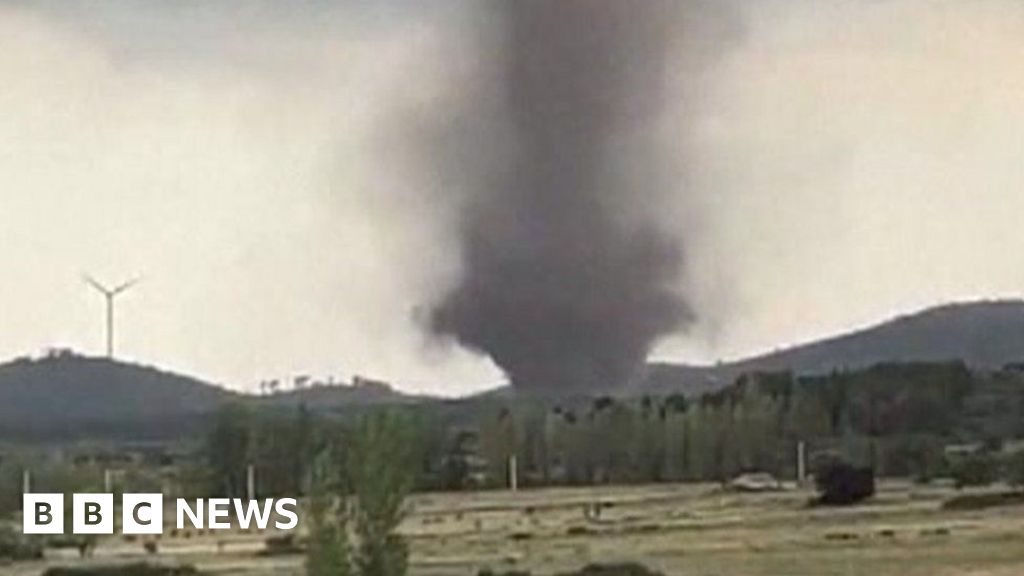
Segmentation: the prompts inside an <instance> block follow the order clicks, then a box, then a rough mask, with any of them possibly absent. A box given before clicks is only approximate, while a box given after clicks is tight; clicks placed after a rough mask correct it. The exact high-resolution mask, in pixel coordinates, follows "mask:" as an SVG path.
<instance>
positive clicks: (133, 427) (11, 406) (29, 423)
mask: <svg viewBox="0 0 1024 576" xmlns="http://www.w3.org/2000/svg"><path fill="white" fill-rule="evenodd" d="M416 399H417V398H416V397H412V396H406V395H403V394H401V393H399V392H397V391H395V390H393V389H392V388H391V387H389V386H387V385H386V384H383V383H379V382H373V381H360V382H357V384H356V385H342V386H323V387H315V388H307V389H304V390H296V391H289V392H282V393H279V394H275V395H273V396H253V395H248V394H240V393H237V392H232V391H230V390H227V389H225V388H221V387H219V386H216V385H213V384H210V383H208V382H204V381H202V380H198V379H196V378H191V377H188V376H183V375H180V374H175V373H172V372H167V371H164V370H160V369H158V368H154V367H150V366H141V365H137V364H130V363H125V362H120V361H115V360H110V359H107V358H94V357H87V356H80V355H77V354H73V353H71V352H58V353H53V354H50V355H48V356H45V357H43V358H19V359H17V360H14V361H12V362H9V363H6V364H2V365H0V440H2V439H9V438H10V439H15V438H32V439H47V438H50V439H66V438H74V439H88V438H120V439H135V440H139V439H164V438H172V437H176V436H179V435H183V434H187V433H194V432H195V430H196V426H197V425H201V424H202V423H203V422H204V421H205V417H206V416H207V415H208V414H210V413H211V412H214V411H216V410H217V409H218V408H219V407H220V406H221V405H222V404H223V403H224V402H228V401H234V402H239V401H240V402H251V403H253V404H255V405H261V406H284V407H292V406H298V405H300V404H307V405H308V406H310V407H311V408H315V409H319V410H339V409H342V408H344V407H347V406H365V405H370V404H385V403H395V402H406V401H413V400H416Z"/></svg>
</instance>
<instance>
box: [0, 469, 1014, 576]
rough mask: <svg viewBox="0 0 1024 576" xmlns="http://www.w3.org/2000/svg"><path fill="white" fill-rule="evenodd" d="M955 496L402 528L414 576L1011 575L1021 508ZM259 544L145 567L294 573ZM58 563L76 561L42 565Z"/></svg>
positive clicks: (590, 492)
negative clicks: (971, 504) (608, 572)
mask: <svg viewBox="0 0 1024 576" xmlns="http://www.w3.org/2000/svg"><path fill="white" fill-rule="evenodd" d="M954 494H955V492H954V491H953V490H952V489H951V488H948V487H921V486H914V485H911V484H907V483H897V482H884V483H882V484H881V485H880V491H879V494H878V496H876V497H875V498H874V499H872V500H871V501H869V502H867V503H865V504H863V505H860V506H856V507H850V508H815V507H809V506H807V502H808V500H809V498H810V496H811V494H810V492H808V491H803V490H792V491H785V492H777V493H764V494H740V493H730V492H727V491H723V490H722V489H720V488H718V487H717V486H713V485H707V484H698V485H694V484H691V485H671V486H668V485H662V486H643V487H605V488H588V489H544V490H530V491H522V492H519V493H516V494H512V493H509V492H477V493H471V494H467V493H462V494H421V495H417V496H415V497H414V498H413V499H412V500H411V506H412V513H411V515H410V516H409V517H408V519H407V520H406V522H405V524H404V525H403V527H402V531H403V533H404V534H405V535H406V536H407V537H408V538H409V540H410V544H411V547H412V553H413V557H412V573H413V574H420V575H448V574H451V575H458V574H467V575H468V574H473V575H475V574H476V573H477V572H478V571H479V570H481V569H490V570H492V571H493V572H495V573H502V572H507V571H512V570H515V571H530V572H531V573H533V574H538V575H540V574H552V573H557V572H563V571H566V570H571V569H576V568H579V567H580V566H582V565H584V564H586V563H589V562H618V561H637V562H642V563H644V564H646V565H648V566H650V567H652V568H655V569H657V570H660V571H662V572H664V573H665V574H667V575H676V574H678V575H684V576H857V575H861V574H863V575H870V576H954V575H956V576H960V575H965V576H966V575H970V576H1011V575H1014V576H1018V575H1020V574H1024V506H1003V507H995V508H987V509H983V510H946V509H943V502H945V501H946V500H948V499H949V498H951V497H952V496H953V495H954ZM266 537H267V535H266V534H262V535H255V534H253V535H249V534H243V533H232V534H229V535H217V536H212V535H210V534H208V533H207V534H202V535H198V534H197V535H192V536H191V537H189V538H185V537H183V536H182V535H181V534H179V535H178V536H177V537H172V536H171V535H170V532H168V535H167V536H165V537H164V539H163V540H162V542H161V545H160V548H159V550H160V551H159V554H158V557H159V558H160V559H161V560H162V561H172V562H189V563H194V564H196V565H197V566H199V567H200V568H202V569H203V570H204V572H209V573H217V574H239V575H241V574H247V575H248V574H252V575H270V574H301V564H302V560H301V557H300V556H272V557H266V556H261V555H260V554H259V552H260V550H261V549H262V547H263V545H264V540H265V538H266ZM145 555H146V553H145V551H144V550H143V547H142V546H141V544H140V542H138V541H135V542H130V541H126V540H125V539H124V538H115V539H111V540H108V541H106V542H101V543H100V545H99V547H98V548H97V550H96V554H95V558H93V559H91V560H89V561H90V562H96V563H102V562H109V561H111V560H112V559H117V560H120V561H131V560H138V559H139V557H141V556H145ZM62 561H63V562H77V560H73V559H71V558H65V559H64V560H61V559H53V558H51V560H49V561H48V564H50V565H52V564H55V563H60V562H62ZM42 568H43V566H42V565H40V564H27V565H21V566H19V567H16V568H15V567H6V568H3V567H0V573H2V574H13V575H17V576H23V575H25V576H27V575H33V576H34V575H37V574H39V573H40V572H41V571H42Z"/></svg>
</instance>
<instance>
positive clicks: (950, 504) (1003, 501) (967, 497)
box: [942, 492, 1024, 510]
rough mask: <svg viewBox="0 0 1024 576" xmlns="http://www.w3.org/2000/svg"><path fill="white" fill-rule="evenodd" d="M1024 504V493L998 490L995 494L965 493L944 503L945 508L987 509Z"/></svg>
mask: <svg viewBox="0 0 1024 576" xmlns="http://www.w3.org/2000/svg"><path fill="white" fill-rule="evenodd" d="M1021 505H1024V494H1022V493H1020V492H996V493H994V494H963V495H961V496H956V497H954V498H950V499H949V500H946V501H945V502H943V503H942V507H943V509H945V510H985V509H986V508H996V507H999V506H1021Z"/></svg>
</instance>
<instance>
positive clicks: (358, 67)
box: [0, 0, 1024, 394]
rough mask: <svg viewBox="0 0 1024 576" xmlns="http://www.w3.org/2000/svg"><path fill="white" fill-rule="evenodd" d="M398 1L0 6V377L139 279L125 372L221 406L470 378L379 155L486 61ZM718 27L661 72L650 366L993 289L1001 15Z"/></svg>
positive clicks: (403, 157) (1012, 268) (829, 18)
mask: <svg viewBox="0 0 1024 576" xmlns="http://www.w3.org/2000/svg"><path fill="white" fill-rule="evenodd" d="M363 4H365V3H363ZM428 4H429V6H424V4H423V3H413V2H398V1H395V2H379V3H376V5H375V7H374V8H372V9H367V8H357V7H356V6H357V3H354V2H353V3H351V4H349V3H344V2H337V3H332V2H302V3H300V2H296V3H280V2H269V1H268V2H220V3H212V2H178V3H168V2H156V1H153V2H114V1H111V2H102V3H88V5H87V7H86V3H82V4H77V3H74V4H73V3H65V2H56V1H54V2H32V3H27V2H25V3H23V2H6V3H4V2H0V38H2V39H3V49H2V50H0V357H2V358H9V357H14V356H18V355H22V354H36V353H38V352H40V351H41V350H43V349H45V348H47V347H52V346H58V347H70V348H74V349H76V350H79V351H83V352H86V353H90V354H100V353H102V350H103V324H102V319H103V304H102V300H101V299H100V298H99V297H98V296H97V295H96V294H95V293H93V292H90V290H89V289H88V288H87V287H86V286H85V285H84V284H83V283H82V281H81V275H82V273H85V272H87V273H90V274H93V275H95V276H96V277H97V278H99V279H101V280H104V281H107V282H110V283H116V282H118V281H121V280H124V279H128V278H132V277H135V276H141V277H142V278H143V280H142V282H141V283H140V284H139V285H138V286H137V287H136V288H134V289H133V290H132V291H130V292H129V293H126V294H125V295H124V296H123V298H122V299H121V300H120V302H119V307H118V314H119V318H118V343H117V347H118V354H119V356H121V357H123V358H125V359H130V360H133V361H139V362H143V363H148V364H157V365H160V366H162V367H166V368H169V369H173V370H175V371H180V372H185V373H189V374H193V375H196V376H199V377H203V378H207V379H210V380H213V381H215V382H219V383H222V384H224V385H228V386H232V387H235V388H240V389H250V390H251V389H254V388H255V386H256V383H257V382H258V381H260V380H261V379H265V378H272V377H276V378H284V377H287V376H289V375H295V374H311V375H314V376H318V377H326V376H327V375H336V376H343V377H344V376H350V375H352V374H363V375H367V376H372V377H378V378H383V379H388V380H391V381H393V382H395V383H396V384H397V385H398V386H400V387H401V388H403V389H406V390H416V391H431V392H436V393H443V394H457V393H463V392H466V391H470V390H476V389H480V388H483V387H487V386H490V385H494V384H497V383H500V382H501V381H502V376H501V374H500V373H499V372H498V371H497V370H496V369H495V368H494V367H493V366H492V365H491V364H490V363H489V362H488V361H487V360H485V359H481V358H478V357H475V356H473V355H472V354H470V353H467V352H464V351H461V350H459V349H457V348H455V347H453V346H451V345H447V344H444V343H438V342H432V341H430V340H429V338H428V337H427V336H425V335H424V333H423V331H422V330H421V329H420V327H419V326H417V321H416V320H415V318H416V317H417V314H416V313H415V311H416V310H417V308H419V307H422V306H424V305H425V304H428V303H430V302H432V301H435V300H436V299H437V297H438V295H439V294H441V293H443V292H444V290H445V289H446V288H447V287H448V286H450V285H451V283H452V281H453V279H454V278H455V277H456V275H457V274H458V254H457V251H456V250H455V242H454V239H453V234H452V231H451V228H452V227H451V214H450V213H449V212H450V211H449V210H448V207H447V206H445V205H444V204H443V203H440V202H437V201H436V196H435V195H432V194H425V193H423V190H422V188H424V187H429V186H431V185H432V184H431V183H432V182H436V181H437V179H436V178H432V174H431V169H430V167H429V166H424V165H422V164H420V163H416V162H409V161H408V154H407V153H406V151H405V150H404V147H403V145H402V139H403V137H404V136H407V135H408V134H409V133H415V132H416V130H417V128H418V127H420V125H426V126H429V125H431V124H432V123H435V122H444V121H450V120H451V119H452V118H457V117H458V114H459V104H458V103H459V102H460V97H461V95H460V89H461V88H463V87H465V86H466V85H471V84H472V81H473V78H474V77H476V75H479V74H481V73H482V72H481V69H480V67H481V66H485V65H486V63H485V60H482V59H480V58H478V57H477V55H478V54H480V53H481V50H479V49H477V48H478V47H479V45H480V44H481V42H483V43H486V41H485V40H482V39H486V38H487V34H488V30H487V29H486V26H485V25H484V24H483V20H482V19H479V18H476V17H475V15H474V13H473V12H472V11H471V10H470V9H469V8H468V7H467V6H466V5H461V4H460V3H456V2H432V3H428ZM727 12H728V14H727V16H724V17H723V16H721V15H718V16H716V18H717V19H718V20H719V21H717V22H716V23H712V22H706V23H704V22H697V23H696V24H694V23H691V24H690V26H691V28H692V27H693V26H697V27H698V28H701V29H702V34H701V35H700V37H701V43H700V49H701V50H703V51H706V52H707V54H702V55H701V58H702V60H704V61H706V62H707V64H706V65H704V66H700V67H693V66H684V65H683V64H682V63H683V62H685V61H686V60H687V58H688V57H690V56H691V55H690V54H682V53H681V54H679V55H678V58H679V61H680V63H681V64H680V66H679V69H680V70H686V71H687V73H686V74H680V76H681V77H680V78H678V79H675V82H676V83H677V85H678V90H677V91H676V93H677V94H678V98H679V103H678V113H677V114H670V115H668V116H667V117H666V120H665V128H666V129H665V138H664V140H665V142H666V148H667V149H668V150H669V152H670V153H671V154H673V155H677V156H678V165H679V167H680V169H679V170H680V174H679V178H678V179H677V181H678V185H679V190H678V191H672V192H673V193H674V198H675V199H676V200H678V201H677V202H673V203H672V208H671V211H670V212H669V214H668V215H669V221H670V222H671V221H677V222H678V225H679V229H680V232H679V233H680V234H681V235H682V236H683V237H684V238H685V239H686V243H685V251H686V257H687V270H686V278H685V279H683V280H681V281H680V283H681V285H680V290H682V291H685V292H686V293H687V294H689V297H690V300H691V301H692V302H693V305H694V308H695V312H696V315H697V322H696V324H695V325H694V326H693V327H692V328H691V329H690V330H689V331H688V332H687V333H685V334H680V335H678V336H675V337H673V338H670V339H668V340H667V341H665V342H663V343H662V345H660V346H659V347H658V351H657V354H656V356H657V357H658V358H662V359H671V360H677V361H686V362H705V361H714V360H716V359H718V358H732V357H737V356H740V355H743V354H748V353H752V352H757V351H763V350H766V349H771V348H774V347H778V346H784V345H788V344H792V343H796V342H800V341H805V340H809V339H813V338H816V337H820V336H825V335H829V334H833V333H836V332H839V331H843V330H848V329H851V328H854V327H859V326H863V325H865V324H870V323H872V322H876V321H879V320H882V319H885V318H887V317H890V316H892V315H894V314H899V313H903V312H907V311H912V310H916V309H919V308H922V307H926V306H928V305H931V304H936V303H941V302H948V301H952V300H960V299H976V298H992V297H1017V296H1019V295H1020V294H1021V293H1022V292H1024V258H1022V256H1024V233H1022V221H1024V220H1022V218H1024V216H1022V215H1024V65H1022V62H1024V3H1020V2H1017V1H1015V0H977V1H973V2H962V1H957V0H875V1H861V0H858V1H852V0H851V1H838V0H815V1H812V0H807V1H798V0H761V1H756V2H755V1H751V2H745V3H743V2H738V3H736V4H735V5H732V6H730V7H729V8H728V10H727ZM722 18H725V19H727V20H728V21H729V22H728V25H721V21H720V20H721V19H722ZM681 45H682V46H686V50H693V49H694V46H693V45H692V44H689V45H688V44H685V43H682V44H681ZM681 50H682V49H681Z"/></svg>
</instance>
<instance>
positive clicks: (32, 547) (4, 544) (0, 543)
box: [0, 524, 43, 561]
mask: <svg viewBox="0 0 1024 576" xmlns="http://www.w3.org/2000/svg"><path fill="white" fill-rule="evenodd" d="M42 557H43V547H42V546H40V545H39V544H38V543H37V542H36V541H34V540H29V539H27V538H25V537H23V536H22V535H21V534H19V533H18V532H16V531H15V530H14V529H13V528H12V527H10V526H8V525H7V524H0V560H7V561H19V560H38V559H40V558H42Z"/></svg>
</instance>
